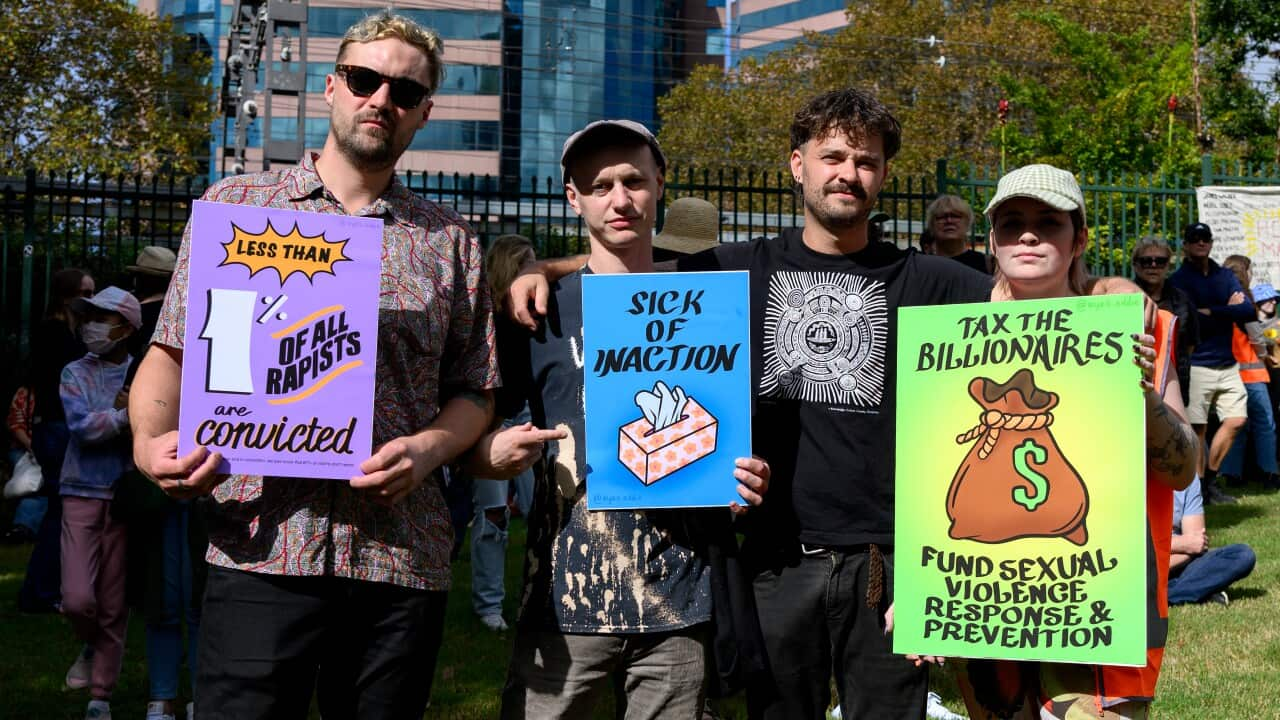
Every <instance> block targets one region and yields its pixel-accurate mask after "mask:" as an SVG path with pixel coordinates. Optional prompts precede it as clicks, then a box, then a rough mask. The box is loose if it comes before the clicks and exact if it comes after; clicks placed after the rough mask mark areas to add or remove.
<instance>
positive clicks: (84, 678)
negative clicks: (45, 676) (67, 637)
mask: <svg viewBox="0 0 1280 720" xmlns="http://www.w3.org/2000/svg"><path fill="white" fill-rule="evenodd" d="M92 675H93V651H92V650H90V649H89V646H88V645H86V646H85V647H84V649H83V650H81V651H80V654H79V655H77V656H76V661H75V662H73V663H71V667H69V668H67V677H66V689H67V690H83V689H84V688H87V687H89V679H90V677H91V676H92ZM110 712H111V711H110V710H108V711H107V713H108V715H110Z"/></svg>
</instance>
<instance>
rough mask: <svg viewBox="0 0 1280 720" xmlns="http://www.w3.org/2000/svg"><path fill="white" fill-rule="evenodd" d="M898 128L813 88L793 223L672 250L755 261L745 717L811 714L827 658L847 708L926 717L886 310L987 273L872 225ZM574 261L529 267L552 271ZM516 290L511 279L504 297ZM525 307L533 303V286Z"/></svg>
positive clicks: (700, 265) (982, 283)
mask: <svg viewBox="0 0 1280 720" xmlns="http://www.w3.org/2000/svg"><path fill="white" fill-rule="evenodd" d="M899 138H900V130H899V126H898V123H897V121H896V120H895V119H894V118H893V116H892V115H890V114H889V112H888V110H887V109H885V107H884V106H883V105H881V104H880V103H879V102H878V101H876V100H875V99H874V98H872V97H870V96H869V95H867V94H865V93H862V92H859V91H856V90H842V91H837V92H831V93H827V94H824V95H821V96H819V97H817V98H815V99H814V100H812V101H810V102H809V103H808V104H807V105H806V106H805V107H804V108H802V109H801V110H800V111H799V112H798V113H797V114H796V117H795V121H794V122H793V124H792V131H791V144H792V152H791V171H792V175H793V177H794V179H795V181H796V182H797V184H799V186H800V187H801V189H802V190H803V196H804V206H805V226H804V229H803V230H801V229H794V230H787V231H784V232H783V233H782V235H780V236H779V237H777V238H772V239H760V240H754V241H751V242H747V243H725V244H722V245H720V246H719V247H716V248H714V249H712V250H709V251H706V252H702V253H698V254H697V255H693V256H689V257H686V258H681V259H680V260H678V261H677V263H676V269H679V270H749V271H750V272H751V313H752V333H753V336H752V372H753V375H754V377H753V379H752V382H753V385H754V387H755V390H756V397H755V401H756V402H755V414H754V419H753V435H754V437H753V449H754V451H755V452H756V453H757V454H759V455H760V456H761V457H765V458H768V459H769V462H770V464H771V466H772V478H771V486H772V490H771V492H770V495H769V501H768V502H766V503H765V504H764V505H762V506H761V507H760V508H759V509H758V510H755V511H753V514H752V516H750V517H748V518H747V519H746V520H747V523H746V525H747V526H746V528H745V529H746V546H745V547H744V554H746V555H747V559H748V562H749V563H750V564H751V565H752V566H753V568H754V571H755V582H754V585H755V588H754V589H755V599H756V603H757V606H758V610H759V617H760V625H761V629H762V630H763V631H764V637H765V645H766V648H767V651H768V656H769V664H770V666H771V667H772V670H773V677H774V680H775V683H776V685H777V689H778V692H779V696H778V697H777V698H776V699H774V700H772V701H769V702H759V701H758V698H752V697H751V696H750V695H749V696H748V702H749V704H751V705H752V707H751V711H752V714H753V716H755V715H761V716H763V717H765V718H785V719H786V720H792V719H797V720H820V719H821V718H824V717H825V715H826V710H827V706H828V704H829V703H830V680H831V677H832V674H833V673H834V674H835V676H836V684H837V688H838V690H839V693H840V700H841V706H842V708H843V712H844V717H846V718H923V717H924V712H925V702H926V693H927V686H928V674H927V672H926V671H925V669H924V668H923V667H918V666H917V665H915V664H914V663H912V662H911V661H909V660H908V659H906V658H904V657H902V656H897V655H893V653H892V648H891V643H890V640H889V637H888V636H887V635H886V634H885V629H886V628H885V613H886V612H887V611H888V609H889V606H890V604H891V603H892V563H893V545H892V544H893V511H894V505H893V499H894V487H893V481H894V457H893V448H894V439H895V433H894V423H895V418H894V411H895V403H894V398H895V396H894V392H895V384H894V383H895V381H896V379H895V377H894V368H895V363H894V355H895V352H896V341H895V337H894V336H895V332H896V328H897V309H898V308H899V307H904V306H910V305H928V304H939V303H953V302H978V301H983V300H986V299H988V297H989V295H990V291H991V281H990V278H988V277H986V276H984V275H982V274H980V273H978V272H976V271H974V270H971V269H969V268H967V267H965V266H964V265H962V264H960V263H956V262H953V261H951V260H950V259H948V258H944V257H934V256H927V255H924V254H921V253H916V252H908V251H903V250H899V249H898V248H897V247H896V246H894V245H892V244H890V243H886V242H880V241H872V240H870V239H869V238H868V219H869V217H870V215H871V211H872V208H873V207H874V206H875V203H876V197H877V194H878V193H879V191H880V188H881V186H882V185H883V183H884V180H885V177H886V175H887V174H888V168H889V161H890V160H891V159H892V158H893V156H894V154H895V153H896V152H897V150H898V145H899ZM581 262H582V260H581V259H580V258H579V259H575V260H563V261H551V262H548V263H545V264H543V266H542V268H543V270H544V272H545V273H546V274H548V275H551V276H555V277H559V276H560V275H563V274H564V272H566V271H567V270H568V267H567V266H569V265H571V264H574V263H577V264H580V263H581ZM530 289H531V288H529V287H528V286H527V285H526V286H525V288H524V290H523V291H521V290H517V289H513V296H514V298H515V299H514V301H513V303H512V306H513V307H514V308H517V309H524V308H525V306H526V304H527V303H525V302H524V297H523V295H522V292H524V291H528V290H530ZM534 290H537V289H536V288H535V289H534ZM535 304H536V305H537V307H538V308H539V309H541V308H543V307H546V304H545V296H543V300H542V301H541V302H536V303H535ZM517 314H519V313H517ZM550 317H551V316H549V318H550ZM521 319H522V320H524V319H527V318H521Z"/></svg>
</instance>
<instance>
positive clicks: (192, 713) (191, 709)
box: [187, 702, 196, 720]
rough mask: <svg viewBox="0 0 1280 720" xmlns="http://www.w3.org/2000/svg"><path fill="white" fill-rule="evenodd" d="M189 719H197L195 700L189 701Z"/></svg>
mask: <svg viewBox="0 0 1280 720" xmlns="http://www.w3.org/2000/svg"><path fill="white" fill-rule="evenodd" d="M187 720H196V704H195V703H193V702H189V703H187Z"/></svg>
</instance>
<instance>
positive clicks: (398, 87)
mask: <svg viewBox="0 0 1280 720" xmlns="http://www.w3.org/2000/svg"><path fill="white" fill-rule="evenodd" d="M333 69H334V71H335V72H337V73H339V74H341V75H342V76H343V77H345V78H346V79H347V89H348V90H350V91H351V94H352V95H355V96H356V97H369V96H370V95H372V94H374V93H376V92H378V88H380V87H382V84H383V83H387V84H388V85H390V86H391V102H393V103H395V104H396V106H397V107H399V108H402V109H404V110H412V109H414V108H416V107H418V106H419V105H421V104H422V99H423V98H425V97H426V96H427V94H428V93H430V90H427V88H425V87H423V86H422V84H421V83H419V82H416V81H414V80H410V79H409V78H396V77H388V76H386V75H383V74H382V73H380V72H378V71H377V70H370V69H369V68H367V67H360V66H359V65H336V66H334V68H333Z"/></svg>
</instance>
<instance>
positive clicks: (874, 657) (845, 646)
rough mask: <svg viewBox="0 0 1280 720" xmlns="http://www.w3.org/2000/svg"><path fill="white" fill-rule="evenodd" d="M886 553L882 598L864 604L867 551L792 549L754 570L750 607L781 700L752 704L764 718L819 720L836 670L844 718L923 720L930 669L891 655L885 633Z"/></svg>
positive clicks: (889, 570)
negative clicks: (874, 604) (756, 613)
mask: <svg viewBox="0 0 1280 720" xmlns="http://www.w3.org/2000/svg"><path fill="white" fill-rule="evenodd" d="M885 550H886V552H885V553H884V572H885V578H884V599H883V600H882V601H881V602H880V603H879V606H878V607H875V608H869V607H867V603H866V597H867V577H868V570H867V566H868V558H869V554H868V551H867V550H859V551H855V552H843V551H838V550H823V551H819V552H816V553H814V554H805V553H803V552H800V551H799V549H797V550H796V551H795V552H793V553H791V554H789V555H788V556H785V557H784V556H777V557H774V558H772V559H771V560H769V561H768V562H767V564H766V565H765V566H764V567H760V566H757V573H756V577H755V594H756V607H757V610H758V611H759V613H760V628H761V630H763V632H764V642H765V646H766V648H767V649H768V652H769V664H770V666H771V667H772V668H773V675H774V680H775V681H776V682H777V686H778V693H779V698H778V699H777V700H776V701H775V702H773V703H771V704H769V705H768V706H767V707H752V708H750V710H751V716H752V717H762V718H765V719H766V720H775V719H776V720H822V719H823V718H825V717H826V712H827V705H828V704H829V703H830V701H831V690H830V687H831V676H832V673H833V672H834V674H835V678H836V688H837V690H838V691H839V693H840V704H841V709H842V711H843V715H844V717H845V718H846V720H862V719H863V718H876V719H877V720H883V719H885V718H891V719H893V720H902V719H915V718H924V710H925V700H926V695H927V693H928V690H929V672H928V669H927V668H925V667H920V668H917V667H915V666H914V665H913V664H912V663H911V661H909V660H907V659H906V658H905V657H903V656H901V655H894V654H893V650H892V641H891V638H890V637H889V636H888V635H885V632H884V612H885V610H887V609H888V607H889V603H890V602H891V601H892V598H893V595H892V590H893V553H892V551H891V550H890V549H888V548H885Z"/></svg>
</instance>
